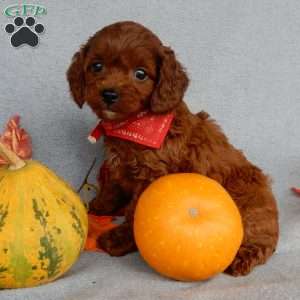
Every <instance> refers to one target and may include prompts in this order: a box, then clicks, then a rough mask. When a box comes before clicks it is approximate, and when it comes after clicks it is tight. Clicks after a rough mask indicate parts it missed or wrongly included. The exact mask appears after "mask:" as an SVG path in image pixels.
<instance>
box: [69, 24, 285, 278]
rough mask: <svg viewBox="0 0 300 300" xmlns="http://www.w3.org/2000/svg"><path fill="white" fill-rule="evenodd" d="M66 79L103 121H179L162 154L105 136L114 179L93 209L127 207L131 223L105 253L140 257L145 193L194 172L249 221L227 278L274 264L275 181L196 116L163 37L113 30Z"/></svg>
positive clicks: (100, 35)
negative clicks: (161, 181) (139, 218)
mask: <svg viewBox="0 0 300 300" xmlns="http://www.w3.org/2000/svg"><path fill="white" fill-rule="evenodd" d="M67 77H68V80H69V83H70V90H71V93H72V96H73V98H74V100H75V102H76V103H77V104H78V105H79V106H80V107H82V105H83V104H84V102H86V103H87V104H88V105H89V106H90V107H91V108H92V110H93V111H94V112H95V113H96V114H97V116H98V117H99V118H101V119H103V120H114V121H119V120H125V119H128V117H129V116H132V115H135V114H137V113H138V112H141V111H145V110H147V111H150V112H152V113H154V114H165V113H169V112H173V114H174V116H175V117H174V120H173V122H172V125H171V127H170V130H169V132H168V134H167V136H166V138H165V140H164V142H163V145H162V146H161V147H160V148H159V149H153V148H150V147H147V146H144V145H140V144H137V143H133V142H131V141H126V140H122V139H119V138H115V137H109V136H106V137H105V141H104V143H105V149H106V166H107V168H108V169H109V181H105V182H104V183H103V186H102V189H101V192H100V193H99V195H98V196H97V197H96V199H95V200H94V201H93V202H92V203H91V207H92V210H93V211H94V212H97V213H98V214H100V215H101V214H111V213H113V212H114V211H116V210H118V209H119V208H120V207H126V209H125V212H126V213H125V216H126V221H125V223H124V224H122V225H121V226H119V227H117V228H114V229H112V230H111V231H109V232H108V233H106V234H105V235H103V236H101V237H100V238H99V240H98V242H99V245H100V246H101V247H102V248H103V249H105V250H106V251H107V252H108V253H110V254H111V255H115V256H119V255H124V254H126V253H129V252H131V251H135V250H136V245H135V242H134V237H133V231H132V225H133V215H134V210H135V206H136V203H137V200H138V198H139V195H140V194H141V192H142V191H143V190H144V189H145V188H146V187H147V186H148V185H149V184H150V183H151V182H152V181H153V180H155V179H157V178H158V177H160V176H163V175H166V174H169V173H177V172H194V173H199V174H203V175H206V176H208V177H211V178H213V179H215V180H217V181H218V182H219V183H221V184H222V185H223V186H224V187H225V188H226V189H227V191H228V192H229V193H230V195H231V196H232V198H233V199H234V201H235V203H236V204H237V206H238V208H239V210H240V213H241V215H242V219H243V225H244V231H245V236H244V240H243V242H242V245H241V247H240V249H239V251H238V253H237V255H236V257H235V259H234V261H233V262H232V264H231V265H230V266H229V267H228V269H227V270H226V272H227V273H229V274H232V275H235V276H237V275H245V274H248V273H249V272H250V271H251V270H252V269H253V267H255V266H256V265H258V264H263V263H265V262H266V261H267V259H268V258H269V257H270V256H271V255H272V253H273V252H274V251H275V248H276V244H277V240H278V231H279V229H278V212H277V207H276V202H275V199H274V196H273V194H272V191H271V187H270V183H269V181H268V178H267V177H266V176H265V175H264V174H263V172H262V171H261V170H260V169H259V168H258V167H256V166H254V165H253V164H251V163H250V162H249V161H248V160H247V159H246V158H245V156H244V155H243V153H242V152H241V151H239V150H237V149H235V148H234V147H233V146H232V145H231V144H230V143H229V141H228V139H227V138H226V136H225V135H224V134H223V132H222V130H221V129H220V127H219V126H218V125H216V123H215V122H214V121H213V120H211V119H210V118H209V116H208V114H206V113H204V112H201V113H198V114H196V115H195V114H192V113H191V112H190V111H189V109H188V108H187V106H186V104H185V103H184V102H183V96H184V93H185V91H186V89H187V87H188V83H189V80H188V77H187V75H186V73H185V71H184V69H183V68H182V66H181V64H180V63H179V62H178V61H177V60H176V57H175V55H174V52H173V51H172V50H171V49H170V48H169V47H166V46H164V45H163V44H162V43H161V41H160V40H159V39H158V37H157V36H156V35H154V34H153V33H152V32H151V31H150V30H148V29H146V28H145V27H143V26H142V25H139V24H137V23H134V22H119V23H115V24H112V25H110V26H107V27H105V28H103V29H102V30H100V31H99V32H97V33H96V34H95V35H94V36H93V37H91V38H90V39H89V40H88V42H87V43H86V44H85V45H84V46H82V47H81V49H80V51H79V52H77V53H76V54H75V55H74V57H73V61H72V64H71V66H70V68H69V70H68V72H67ZM162 201H163V200H162Z"/></svg>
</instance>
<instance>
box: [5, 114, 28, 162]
mask: <svg viewBox="0 0 300 300" xmlns="http://www.w3.org/2000/svg"><path fill="white" fill-rule="evenodd" d="M20 119H21V118H20V116H18V115H15V116H13V117H11V118H10V120H9V121H8V123H7V125H6V127H5V129H4V132H3V134H2V135H0V141H1V142H2V143H4V144H5V145H6V146H7V147H8V148H9V149H10V150H12V151H13V152H14V153H16V154H17V155H18V156H19V157H20V158H21V159H30V158H31V157H32V144H31V138H30V136H29V135H28V133H27V132H26V131H25V129H23V128H21V127H20ZM7 163H8V162H7V161H6V160H5V159H4V158H2V157H0V165H5V164H7Z"/></svg>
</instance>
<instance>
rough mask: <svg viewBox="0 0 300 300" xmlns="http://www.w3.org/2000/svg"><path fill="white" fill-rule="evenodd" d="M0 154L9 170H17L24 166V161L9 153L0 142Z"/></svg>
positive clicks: (11, 152)
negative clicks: (7, 163) (6, 162)
mask: <svg viewBox="0 0 300 300" xmlns="http://www.w3.org/2000/svg"><path fill="white" fill-rule="evenodd" d="M0 154H1V155H2V156H3V157H4V158H5V159H6V160H8V162H9V168H10V169H11V170H18V169H21V168H23V167H24V166H25V162H24V160H22V159H21V158H20V157H19V156H18V155H17V154H15V153H14V152H13V151H11V150H10V149H9V148H8V147H7V146H5V145H4V144H3V143H2V142H0Z"/></svg>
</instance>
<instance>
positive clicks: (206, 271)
mask: <svg viewBox="0 0 300 300" xmlns="http://www.w3.org/2000/svg"><path fill="white" fill-rule="evenodd" d="M134 235H135V240H136V244H137V246H138V249H139V251H140V253H141V255H142V257H143V258H144V259H145V261H146V262H147V263H148V264H149V265H150V266H151V267H153V268H154V269H155V270H156V271H157V272H159V273H161V274H163V275H165V276H167V277H170V278H173V279H177V280H182V281H195V280H204V279H207V278H209V277H211V276H214V275H216V274H217V273H220V272H222V271H224V270H225V269H226V268H227V267H228V266H229V265H230V263H231V262H232V261H233V259H234V257H235V255H236V253H237V251H238V249H239V247H240V245H241V242H242V239H243V226H242V220H241V216H240V213H239V211H238V208H237V206H236V205H235V203H234V202H233V200H232V199H231V197H230V195H229V194H228V193H227V192H226V190H225V189H224V188H223V187H222V186H221V185H220V184H219V183H217V182H216V181H214V180H212V179H210V178H208V177H205V176H202V175H199V174H193V173H180V174H172V175H167V176H164V177H161V178H159V179H158V180H156V181H154V182H153V183H152V184H151V185H150V186H149V187H148V188H147V189H146V190H145V191H144V192H143V193H142V195H141V197H140V199H139V201H138V204H137V208H136V212H135V219H134Z"/></svg>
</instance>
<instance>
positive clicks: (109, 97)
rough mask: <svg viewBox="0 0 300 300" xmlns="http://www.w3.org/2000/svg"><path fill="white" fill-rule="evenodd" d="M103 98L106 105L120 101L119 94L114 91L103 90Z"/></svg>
mask: <svg viewBox="0 0 300 300" xmlns="http://www.w3.org/2000/svg"><path fill="white" fill-rule="evenodd" d="M102 98H103V101H104V102H105V103H106V104H108V105H111V104H114V103H116V102H117V101H118V99H119V94H118V93H117V92H116V91H114V90H103V91H102Z"/></svg>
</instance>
